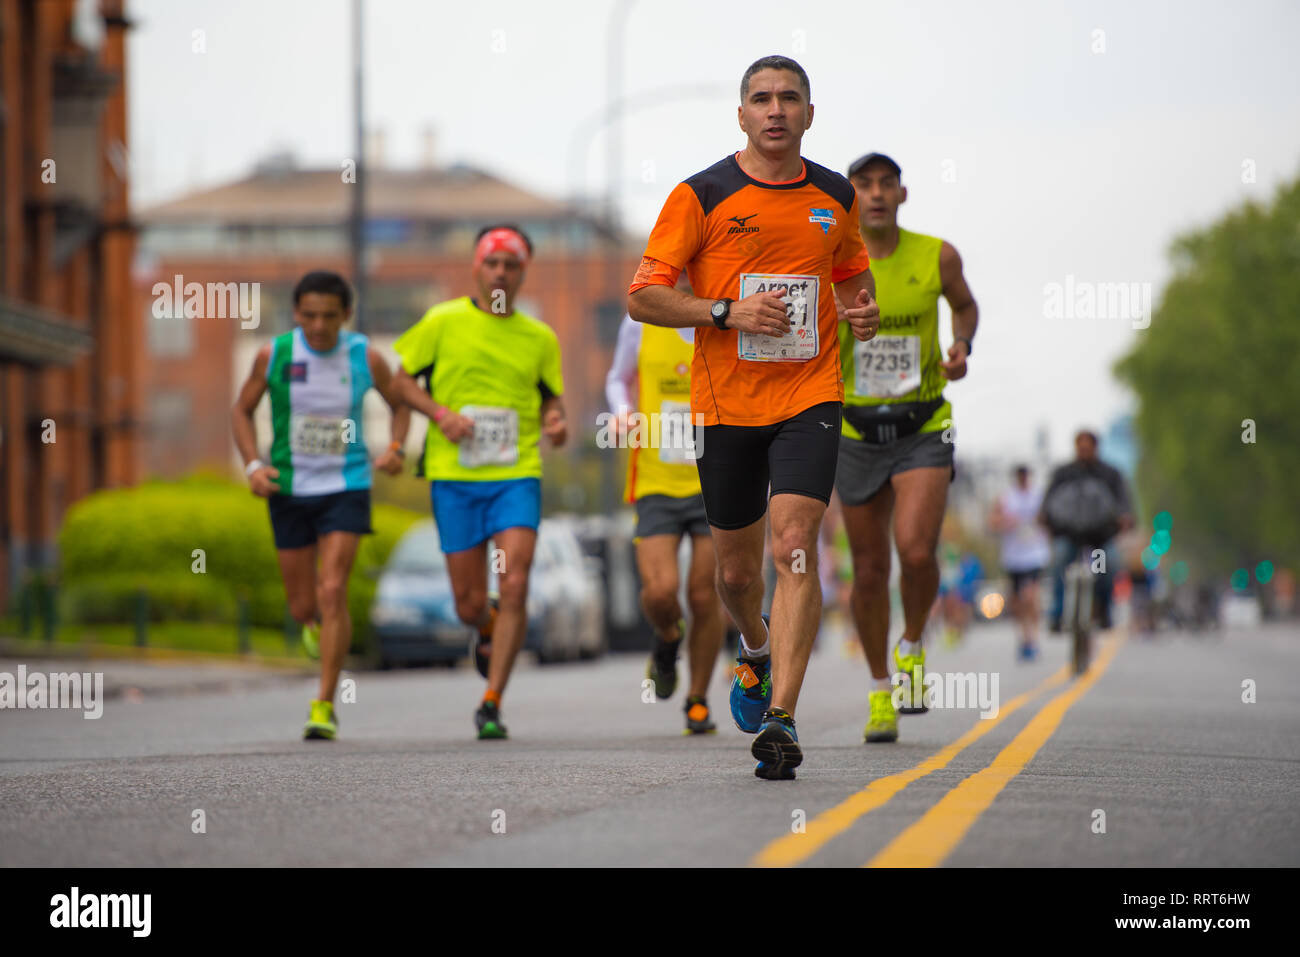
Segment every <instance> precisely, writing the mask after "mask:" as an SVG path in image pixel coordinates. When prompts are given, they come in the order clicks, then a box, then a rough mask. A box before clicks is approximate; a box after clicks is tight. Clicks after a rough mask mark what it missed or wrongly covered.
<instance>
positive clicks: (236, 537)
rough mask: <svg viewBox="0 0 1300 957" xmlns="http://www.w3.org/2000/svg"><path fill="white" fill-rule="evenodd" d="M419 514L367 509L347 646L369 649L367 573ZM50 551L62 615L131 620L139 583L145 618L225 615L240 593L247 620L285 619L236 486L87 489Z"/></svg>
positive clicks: (249, 506) (259, 505)
mask: <svg viewBox="0 0 1300 957" xmlns="http://www.w3.org/2000/svg"><path fill="white" fill-rule="evenodd" d="M422 517H423V516H421V515H420V514H419V513H417V512H413V511H409V510H407V509H402V508H396V507H394V506H391V505H375V506H373V507H372V509H371V525H372V526H373V528H374V530H375V534H374V535H367V536H365V537H364V538H362V542H361V547H360V549H359V550H358V553H357V561H356V563H355V565H354V566H353V570H352V578H351V580H350V581H349V583H348V596H349V601H348V607H349V609H350V611H351V614H352V624H353V632H354V634H353V650H354V651H356V652H359V653H365V652H367V651H368V650H369V647H370V621H369V608H370V603H371V600H372V599H373V597H374V592H375V578H374V576H375V575H376V574H377V573H378V570H379V569H381V568H382V567H383V565H384V563H385V562H386V561H387V560H388V555H389V553H390V552H391V551H392V549H393V546H395V545H396V544H397V541H398V539H400V538H401V536H402V534H403V533H404V532H405V531H406V530H407V528H409V527H410V525H411V524H412V523H413V522H415V521H418V520H419V519H420V518H422ZM195 549H202V550H203V552H204V556H203V558H204V562H205V565H206V571H205V573H204V574H196V573H195V572H194V571H193V566H194V564H195V562H196V557H195V556H194V550H195ZM59 550H60V557H61V562H62V574H61V585H62V588H61V598H60V605H61V608H60V617H61V620H63V621H67V622H75V621H81V622H97V623H108V622H130V621H134V619H135V607H136V604H135V602H136V593H137V591H138V590H139V589H140V588H144V589H145V590H147V591H148V593H149V609H150V618H151V619H153V620H187V621H196V620H206V621H211V620H218V621H232V622H233V621H234V619H235V615H236V608H237V605H236V601H237V596H239V595H243V596H244V597H246V598H247V600H248V603H249V612H250V621H251V623H252V624H254V625H262V626H265V627H271V628H278V627H281V626H282V625H283V623H284V619H285V609H286V604H285V594H284V586H283V584H282V582H281V579H280V568H279V564H278V563H277V561H276V555H275V546H274V543H273V541H272V538H271V523H270V518H269V517H268V515H267V509H266V502H265V501H264V500H262V499H258V498H255V497H253V496H252V495H250V494H249V493H248V489H247V488H246V487H245V486H243V485H237V484H234V483H232V482H227V481H224V480H220V479H214V478H209V477H196V478H192V479H186V480H184V481H180V482H149V483H146V484H143V485H139V486H136V487H134V488H128V489H113V490H107V491H102V492H96V493H95V494H93V495H90V496H88V497H86V498H84V499H82V500H81V501H80V502H78V503H77V504H76V505H74V506H73V507H72V508H71V509H70V510H69V511H68V514H67V516H66V518H65V520H64V523H63V528H62V529H61V530H60V532H59Z"/></svg>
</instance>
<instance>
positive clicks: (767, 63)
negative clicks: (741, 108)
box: [740, 55, 812, 103]
mask: <svg viewBox="0 0 1300 957" xmlns="http://www.w3.org/2000/svg"><path fill="white" fill-rule="evenodd" d="M760 70H789V71H790V72H791V73H793V74H794V75H795V76H797V77H798V78H799V86H800V87H802V88H803V97H804V99H805V100H807V101H808V102H809V103H811V102H812V87H811V86H809V84H808V74H807V73H805V72H804V69H803V67H801V66H800V65H799V64H798V63H796V62H795V61H794V60H791V59H790V58H789V57H788V56H780V55H775V56H765V57H763V58H762V59H761V60H755V61H754V62H753V63H751V64H750V65H749V69H748V70H746V71H745V75H744V76H742V77H741V78H740V102H741V103H744V102H745V100H746V99H747V98H748V96H749V78H750V77H752V76H753V75H754V74H755V73H757V72H758V71H760Z"/></svg>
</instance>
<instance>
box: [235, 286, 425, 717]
mask: <svg viewBox="0 0 1300 957" xmlns="http://www.w3.org/2000/svg"><path fill="white" fill-rule="evenodd" d="M351 317H352V290H351V288H350V287H349V286H348V284H347V282H346V281H345V280H344V279H343V277H342V276H340V275H338V273H332V272H310V273H308V274H307V275H305V276H303V277H302V279H300V280H299V281H298V285H297V286H295V287H294V290H293V320H294V324H295V328H294V330H293V331H292V332H286V333H284V334H283V335H280V336H276V338H275V339H273V340H271V342H270V343H268V344H267V345H264V346H262V348H261V349H259V350H258V351H257V356H256V358H255V359H254V360H253V370H252V372H251V373H250V374H249V376H248V378H247V379H246V380H245V381H244V384H243V385H242V386H241V387H240V390H239V396H238V398H237V399H236V400H235V407H234V409H232V410H231V427H232V428H233V430H234V433H235V445H236V446H238V448H239V454H240V455H241V456H243V459H244V472H245V474H246V475H247V476H248V485H249V488H250V489H251V490H252V492H253V494H254V495H260V496H262V497H263V498H265V499H266V500H267V506H268V508H269V509H270V512H271V528H272V530H273V532H274V534H275V548H276V555H277V557H278V558H279V562H280V574H281V576H282V577H283V578H284V590H285V593H286V595H287V596H288V599H289V613H290V614H291V615H293V618H294V620H295V621H297V622H299V623H300V624H301V625H302V643H303V647H304V649H305V650H306V651H307V654H308V655H310V656H311V657H313V658H315V657H317V656H319V657H320V689H319V691H318V692H317V697H316V698H315V699H314V700H313V701H312V702H311V704H310V706H309V707H308V713H307V725H306V727H305V728H304V729H303V737H304V738H308V739H333V738H335V737H336V736H337V735H338V717H337V716H336V715H335V713H334V695H335V693H336V691H337V689H338V681H339V672H340V671H341V670H342V669H343V659H344V657H345V656H346V655H347V653H348V648H349V647H350V646H351V644H352V619H351V618H350V617H349V615H348V591H347V589H348V576H349V575H350V574H351V572H352V563H353V561H354V559H355V558H356V554H357V546H358V545H359V544H360V542H361V536H362V535H368V534H370V531H371V529H370V455H369V453H368V452H367V451H366V443H365V435H364V434H363V430H362V424H363V421H364V417H363V416H362V411H361V402H362V399H363V398H364V397H365V394H366V392H367V390H369V389H371V388H374V389H375V390H376V391H378V392H379V394H380V395H382V396H383V397H384V401H385V402H387V403H388V405H389V408H391V409H392V413H393V418H392V425H391V433H390V434H391V437H392V441H391V442H390V443H389V446H388V449H387V451H385V452H384V454H383V455H381V456H380V457H379V458H378V459H377V460H376V461H375V465H376V466H377V467H378V468H381V469H383V470H384V471H385V472H388V473H390V474H394V475H395V474H397V473H398V472H399V471H401V468H402V456H403V454H404V453H403V452H402V444H403V443H404V442H405V441H406V431H407V429H408V427H409V426H410V420H411V410H410V409H408V408H407V407H406V405H405V404H404V403H403V402H402V400H401V398H400V396H399V394H398V392H397V390H396V386H395V382H394V380H393V378H392V373H391V371H390V370H389V368H388V363H386V362H385V361H384V359H383V357H382V356H381V355H380V354H379V353H378V352H377V351H376V350H374V349H372V348H371V347H370V344H369V340H368V339H367V338H366V337H365V336H363V335H361V334H360V333H356V332H351V331H349V330H346V329H344V328H343V324H344V323H345V322H347V321H348V319H350V318H351ZM268 391H269V392H270V393H271V429H272V438H271V456H270V458H271V462H270V464H269V465H268V464H267V463H265V462H263V461H262V460H261V459H260V458H258V457H257V430H256V427H255V426H254V424H253V412H254V411H255V410H256V409H257V405H258V403H259V402H261V401H262V395H263V393H265V392H268ZM318 566H319V567H318Z"/></svg>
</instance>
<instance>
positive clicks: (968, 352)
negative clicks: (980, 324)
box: [953, 336, 975, 358]
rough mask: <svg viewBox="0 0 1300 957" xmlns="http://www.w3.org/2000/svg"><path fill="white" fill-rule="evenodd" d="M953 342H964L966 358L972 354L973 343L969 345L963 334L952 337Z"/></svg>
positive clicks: (973, 349) (973, 350)
mask: <svg viewBox="0 0 1300 957" xmlns="http://www.w3.org/2000/svg"><path fill="white" fill-rule="evenodd" d="M953 342H964V343H966V357H967V358H970V356H971V355H973V354H974V352H975V347H974V346H973V345H971V342H970V340H969V339H967V338H966V337H965V336H957V337H956V338H955V339H953Z"/></svg>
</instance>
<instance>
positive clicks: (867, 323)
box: [834, 269, 880, 342]
mask: <svg viewBox="0 0 1300 957" xmlns="http://www.w3.org/2000/svg"><path fill="white" fill-rule="evenodd" d="M834 289H835V298H836V299H837V300H838V305H839V307H840V308H839V309H838V310H837V312H838V315H839V318H840V319H842V320H843V321H844V322H847V323H848V324H849V328H850V329H852V330H853V338H855V339H857V340H858V341H859V342H866V341H867V340H868V339H872V338H874V337H875V335H876V330H878V329H879V328H880V305H879V304H878V303H877V302H876V277H875V276H873V275H871V270H870V269H864V270H862V272H860V273H858V274H857V275H855V276H849V278H847V279H841V280H840V281H839V282H837V283H836V284H835V286H834Z"/></svg>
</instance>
